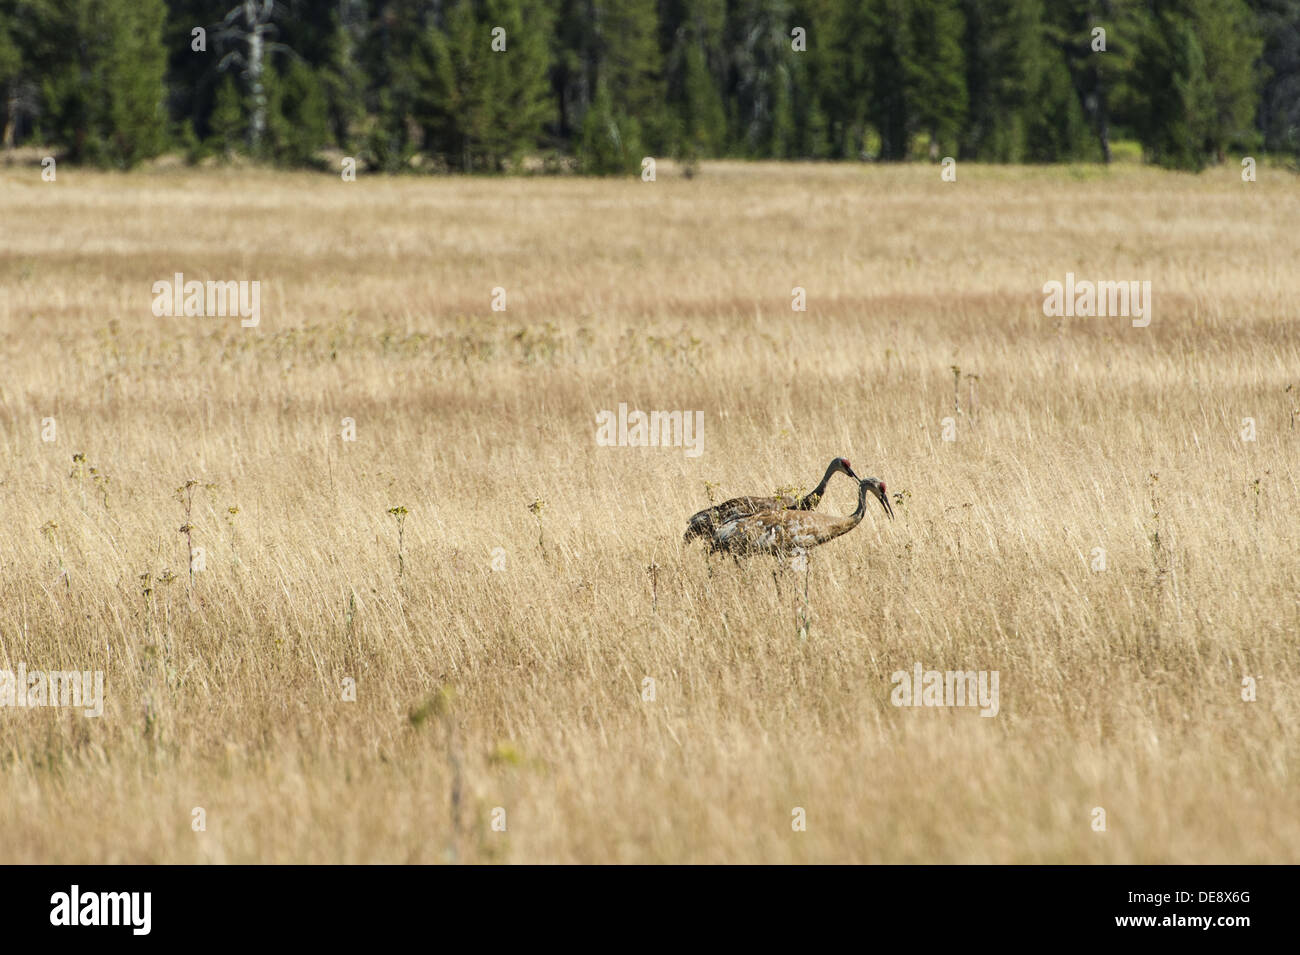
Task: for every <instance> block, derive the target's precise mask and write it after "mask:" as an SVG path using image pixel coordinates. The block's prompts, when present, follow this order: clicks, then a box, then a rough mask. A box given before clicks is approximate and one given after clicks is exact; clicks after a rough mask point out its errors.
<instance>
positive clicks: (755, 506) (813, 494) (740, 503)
mask: <svg viewBox="0 0 1300 955" xmlns="http://www.w3.org/2000/svg"><path fill="white" fill-rule="evenodd" d="M837 471H838V472H843V473H844V474H847V475H848V476H849V477H851V478H853V480H855V481H856V480H857V479H858V476H857V475H856V474H854V473H853V468H851V467H849V459H848V458H835V459H834V460H833V461H831V463H830V464H828V465H827V466H826V473H825V474H823V475H822V479H821V483H820V484H818V485H817V486H816V487H815V488H813V489H812V490H811V491H809V492H808V493H807V494H805V495H804V496H803V497H801V498H797V499H794V500H791V499H789V498H780V497H733V498H732V499H731V500H729V501H724V502H723V503H721V504H718V505H717V506H715V507H707V508H705V509H704V510H702V511H700V512H698V513H696V514H693V515H692V516H691V520H690V523H688V524H687V525H686V533H685V534H684V535H683V536H682V540H684V541H688V542H689V541H690V540H691V539H692V538H695V537H712V536H713V535H714V532H715V531H716V530H717V529H718V528H719V527H721V526H722V525H723V524H725V523H727V522H728V521H734V520H737V519H739V518H742V517H749V516H751V515H753V514H760V513H762V512H763V511H780V510H791V511H813V510H816V509H817V505H818V504H820V503H821V499H822V495H823V494H825V493H826V485H827V484H829V483H830V480H831V477H832V476H833V475H834V474H835V473H836V472H837Z"/></svg>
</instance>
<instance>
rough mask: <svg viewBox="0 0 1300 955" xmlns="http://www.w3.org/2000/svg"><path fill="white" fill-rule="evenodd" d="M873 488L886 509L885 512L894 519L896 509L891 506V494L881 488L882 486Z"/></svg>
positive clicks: (877, 498)
mask: <svg viewBox="0 0 1300 955" xmlns="http://www.w3.org/2000/svg"><path fill="white" fill-rule="evenodd" d="M872 490H873V491H875V493H876V500H878V501H879V502H880V503H881V505H882V506H883V507H884V509H885V513H886V514H888V515H889V519H890V520H891V521H892V520H893V519H894V509H893V508H892V507H890V506H889V495H888V494H886V493H885V492H884V491H882V490H880V488H872Z"/></svg>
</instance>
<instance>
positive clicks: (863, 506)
mask: <svg viewBox="0 0 1300 955" xmlns="http://www.w3.org/2000/svg"><path fill="white" fill-rule="evenodd" d="M866 513H867V486H866V485H865V484H863V483H861V482H859V484H858V508H857V510H855V511H854V512H853V513H852V514H850V515H849V516H848V517H841V518H840V519H839V520H837V521H834V522H833V523H831V524H830V525H829V526H828V527H827V528H826V534H825V536H824V537H822V538H821V540H819V541H818V543H823V544H824V543H825V542H826V541H828V540H834V539H835V538H836V537H839V536H841V535H843V534H847V533H848V532H849V531H851V530H853V528H855V527H857V526H858V525H859V524H861V523H862V518H863V517H865V516H866Z"/></svg>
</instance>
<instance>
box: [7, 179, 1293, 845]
mask: <svg viewBox="0 0 1300 955" xmlns="http://www.w3.org/2000/svg"><path fill="white" fill-rule="evenodd" d="M1297 221H1300V192H1298V191H1297V179H1296V177H1295V175H1294V174H1291V173H1288V172H1285V171H1283V170H1281V169H1275V168H1269V167H1263V166H1262V167H1261V168H1260V174H1259V181H1258V182H1255V183H1243V182H1242V181H1241V179H1240V175H1239V169H1238V167H1236V166H1233V165H1228V166H1226V167H1222V168H1220V169H1218V170H1212V171H1209V172H1206V173H1205V174H1202V175H1200V176H1189V175H1180V174H1173V173H1167V172H1161V171H1156V170H1153V169H1148V168H1142V167H1139V166H1136V165H1128V166H1116V167H1114V168H1112V169H1110V170H1105V169H1101V168H1096V167H1070V168H1055V169H1053V168H1027V167H981V166H974V165H965V166H962V167H961V168H960V170H959V178H958V181H957V182H955V183H944V182H941V181H940V175H939V169H938V167H935V166H925V165H915V166H903V167H880V166H849V165H843V166H824V165H814V164H809V165H747V164H740V163H716V164H705V165H704V166H703V167H702V169H701V170H700V172H699V174H698V175H696V176H694V177H685V176H683V175H680V174H678V172H677V171H676V170H674V169H672V168H668V167H665V166H662V165H661V167H660V169H659V175H658V179H657V181H656V182H653V183H647V182H641V181H638V180H635V179H629V180H619V181H599V180H583V179H578V178H569V177H559V178H542V177H537V178H528V177H522V178H500V179H494V178H473V179H459V178H416V177H398V178H382V177H376V178H367V177H364V176H363V177H361V178H360V179H358V180H357V181H356V182H343V181H342V180H341V178H340V177H338V176H331V175H325V174H311V173H302V174H289V173H274V172H269V171H261V170H255V169H253V170H241V169H219V170H193V169H177V168H162V167H160V168H157V169H154V170H152V171H139V172H135V173H132V174H127V175H121V174H107V173H92V172H87V171H79V170H76V169H72V168H67V169H64V168H60V169H59V171H58V179H57V182H54V183H46V182H42V181H41V178H40V170H39V168H36V167H10V168H7V169H4V170H0V451H2V452H3V454H2V457H0V527H3V529H4V539H3V542H2V543H0V669H9V670H15V671H16V670H17V668H18V666H19V664H22V665H24V666H25V668H26V669H27V670H28V671H32V670H43V671H44V670H90V671H95V670H99V671H103V673H104V680H105V684H104V704H103V715H102V716H100V717H98V718H96V717H87V716H85V715H84V714H83V713H82V712H81V711H79V710H75V709H71V708H61V707H60V708H54V707H45V708H32V707H19V706H8V707H4V708H0V831H3V833H4V838H3V840H0V843H2V847H0V862H19V863H36V862H58V863H70V862H77V863H134V862H145V863H152V862H179V863H248V862H268V863H284V862H306V863H334V862H347V863H372V862H392V863H404V862H418V863H426V862H427V863H441V862H469V863H480V862H505V863H538V862H554V863H596V862H620V863H624V862H627V863H630V862H651V863H660V862H686V863H722V862H776V863H786V862H791V863H803V862H863V863H875V862H945V863H964V862H1043V863H1061V862H1088V863H1135V862H1151V863H1171V862H1179V863H1209V862H1241V863H1246V862H1255V863H1257V862H1295V861H1297V860H1298V859H1300V785H1297V783H1298V780H1297V772H1298V770H1300V740H1298V738H1297V730H1296V727H1297V723H1298V722H1300V695H1298V694H1300V650H1298V648H1297V644H1298V641H1297V634H1298V633H1300V520H1297V509H1298V508H1297V505H1298V504H1300V393H1298V389H1300V324H1298V323H1297V317H1296V316H1297V313H1296V303H1297V302H1298V301H1300V268H1298V267H1297V261H1298V258H1300V256H1298V253H1300V229H1298V228H1297V226H1296V223H1297ZM177 272H180V273H183V274H184V275H185V277H186V279H199V280H207V279H215V280H236V281H238V280H257V281H259V282H260V283H261V317H260V323H259V324H258V325H257V326H256V327H243V326H242V324H241V322H240V319H239V318H238V317H237V316H236V317H220V316H190V317H156V316H155V315H154V314H153V312H152V310H151V302H152V300H153V293H152V291H151V288H152V285H153V283H154V282H156V281H159V280H170V279H171V277H172V276H173V274H174V273H177ZM1067 272H1074V273H1075V274H1076V275H1077V276H1079V277H1080V278H1088V279H1094V280H1130V279H1137V280H1149V281H1150V282H1151V283H1152V294H1153V310H1152V320H1151V322H1150V324H1149V325H1148V326H1147V327H1144V328H1142V327H1133V325H1132V323H1131V321H1130V320H1129V319H1128V318H1125V317H1107V318H1083V317H1074V318H1061V319H1058V318H1053V317H1048V316H1045V315H1044V314H1043V298H1044V296H1043V292H1042V287H1043V284H1044V283H1045V282H1047V281H1049V280H1053V279H1054V280H1058V281H1059V280H1063V279H1064V277H1065V274H1066V273H1067ZM796 286H797V287H801V288H803V289H805V290H806V294H807V310H806V311H805V312H797V311H794V310H792V307H791V303H792V289H793V288H795V287H796ZM496 288H500V289H504V290H505V309H504V310H503V311H496V310H494V309H493V307H492V305H493V289H496ZM498 301H499V299H498ZM1289 386H1292V387H1290V390H1289V391H1288V390H1287V389H1288V387H1289ZM620 403H622V404H626V405H627V407H628V409H642V410H646V411H650V410H683V411H689V412H694V411H699V412H702V414H703V431H702V434H701V436H700V438H701V444H700V452H701V453H700V454H698V456H693V455H688V454H687V453H686V450H687V449H685V448H682V447H667V448H665V447H647V448H642V447H606V446H601V445H599V444H598V443H597V440H596V415H597V413H598V412H600V411H602V410H616V409H617V408H618V406H619V404H620ZM946 418H947V419H951V420H950V421H948V422H947V423H945V420H944V419H946ZM47 419H53V421H52V422H50V421H48V420H47ZM344 419H351V425H349V424H348V423H347V422H345V421H344ZM1243 419H1251V421H1250V422H1249V423H1248V422H1245V421H1244V420H1243ZM349 427H354V428H355V441H352V440H345V437H350V436H351V434H350V433H349V434H347V435H345V432H346V431H348V429H349ZM1252 427H1253V429H1254V431H1253V434H1252V433H1251V431H1250V429H1251V428H1252ZM945 431H946V432H947V434H946V437H949V438H953V440H945ZM1248 438H1253V440H1248ZM836 455H843V456H846V457H848V458H849V459H850V460H851V461H852V463H853V466H854V468H855V469H856V470H857V471H858V472H859V474H862V475H873V476H876V477H879V478H880V479H882V480H884V481H886V482H887V484H888V487H889V491H890V494H891V496H893V499H894V510H895V514H896V519H895V520H893V521H890V520H889V519H888V518H887V517H886V515H885V514H884V512H883V510H882V509H881V508H879V507H878V506H874V502H872V501H870V500H869V501H868V504H869V505H871V506H870V507H869V509H868V511H867V514H866V518H865V520H864V521H863V522H862V524H861V525H860V526H859V527H858V528H856V529H855V530H854V531H852V532H851V533H850V534H848V535H846V536H844V537H842V538H840V539H838V540H835V541H832V542H830V543H827V544H826V545H824V546H823V547H821V548H820V549H818V550H816V551H814V552H813V553H812V555H811V558H810V560H809V564H808V571H807V573H806V575H805V574H800V573H798V572H797V571H793V570H786V571H784V572H783V574H782V575H781V576H780V578H779V579H780V581H781V584H780V586H781V589H780V591H779V592H778V589H777V584H778V581H777V580H774V578H773V573H772V571H773V568H774V566H775V565H774V562H773V561H772V560H771V559H770V558H766V557H758V558H754V559H752V560H749V561H747V562H744V563H742V564H740V565H737V564H736V563H733V562H732V561H730V560H722V559H717V558H715V559H714V560H713V561H712V562H711V563H710V562H709V561H708V560H707V559H706V557H705V555H704V551H703V548H701V547H699V546H698V544H696V545H695V546H691V547H687V546H685V545H683V543H682V540H681V535H682V531H683V529H684V527H685V524H686V520H687V518H688V517H689V516H690V515H691V513H692V512H694V511H695V510H697V509H699V508H701V507H703V506H705V505H706V504H707V503H708V502H709V500H710V496H711V495H712V498H713V499H714V500H721V499H723V498H725V497H730V496H733V495H736V494H742V493H754V492H762V493H772V492H773V491H774V490H775V489H777V488H792V487H803V488H805V489H807V488H809V487H811V486H812V485H813V484H814V483H815V482H816V481H817V479H818V478H819V477H820V476H821V473H822V471H823V470H824V468H825V466H826V463H827V461H828V460H830V458H832V457H834V456H836ZM187 482H196V483H194V484H192V485H191V486H190V487H189V490H188V492H186V491H185V490H184V486H185V485H186V483H187ZM178 489H182V490H181V493H180V494H179V495H178V493H177V491H178ZM186 496H188V497H189V498H190V503H189V505H188V507H189V509H188V511H187V506H186V504H185V503H183V499H184V498H185V497H186ZM854 503H855V493H854V489H853V487H852V485H851V483H850V482H849V481H848V480H847V479H846V478H844V477H843V476H837V477H836V478H834V479H833V481H832V483H831V489H830V493H829V494H828V496H827V498H826V500H824V501H823V503H822V509H823V510H825V511H828V512H831V513H839V514H842V513H847V512H849V511H850V510H852V508H853V506H854ZM403 508H404V509H405V514H402V513H401V510H400V509H403ZM390 509H398V512H397V513H390ZM182 526H188V527H189V528H190V530H189V533H188V540H187V535H186V534H185V533H183V532H182V531H181V530H180V529H181V528H182ZM191 547H193V548H195V549H197V553H199V554H201V560H199V561H198V563H199V567H200V569H198V570H197V571H196V572H194V573H193V575H192V578H191V574H190V571H189V567H190V565H191ZM805 587H806V590H807V598H806V602H804V598H803V594H804V589H805ZM801 620H802V621H803V623H804V626H803V628H802V631H801V628H800V625H799V623H800V621H801ZM917 663H920V664H922V665H923V667H924V668H925V669H927V670H930V669H935V670H940V671H947V670H961V671H967V670H976V671H979V670H984V671H997V672H998V674H999V679H1000V682H999V687H1000V691H999V692H1000V701H999V709H998V712H997V715H996V716H992V717H982V716H980V715H979V713H978V712H977V711H976V710H975V709H973V708H971V707H964V708H939V707H897V706H894V705H892V703H891V691H892V690H893V685H892V676H891V675H892V674H893V673H895V671H900V670H902V671H908V672H910V671H912V669H913V668H914V666H915V665H916V664H917ZM647 681H649V682H647ZM353 696H354V697H355V698H354V699H352V698H351V697H353ZM1252 696H1253V699H1248V697H1252ZM196 809H201V810H202V813H199V814H196V812H195V810H196ZM797 809H802V810H803V815H802V817H803V818H804V819H805V820H806V828H804V829H803V830H802V831H801V830H800V829H799V828H798V826H797V825H796V823H797V822H798V820H799V818H800V815H799V814H798V813H797V812H796V810H797ZM1097 809H1102V810H1104V813H1105V815H1104V821H1105V828H1104V831H1101V830H1100V829H1099V826H1098V822H1097V821H1098V819H1099V818H1100V817H1099V815H1098V814H1097V812H1096V810H1097Z"/></svg>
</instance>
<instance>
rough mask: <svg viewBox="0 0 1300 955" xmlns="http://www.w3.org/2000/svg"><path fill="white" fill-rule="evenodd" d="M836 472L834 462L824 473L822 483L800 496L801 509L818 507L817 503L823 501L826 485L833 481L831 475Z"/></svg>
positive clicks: (808, 509) (809, 509)
mask: <svg viewBox="0 0 1300 955" xmlns="http://www.w3.org/2000/svg"><path fill="white" fill-rule="evenodd" d="M834 473H835V465H834V464H833V463H832V464H831V465H830V466H829V467H828V468H827V469H826V473H825V474H823V475H822V480H821V483H820V484H818V485H817V486H816V487H815V488H813V489H812V490H811V491H809V492H808V493H807V494H805V495H804V496H803V497H801V498H799V510H801V511H811V510H815V509H816V507H817V505H818V504H820V503H821V500H822V495H823V494H825V493H826V485H828V484H830V483H831V476H832V475H833V474H834Z"/></svg>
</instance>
